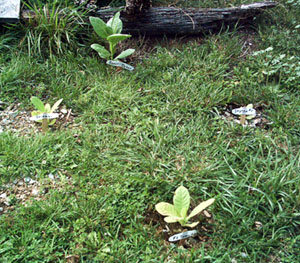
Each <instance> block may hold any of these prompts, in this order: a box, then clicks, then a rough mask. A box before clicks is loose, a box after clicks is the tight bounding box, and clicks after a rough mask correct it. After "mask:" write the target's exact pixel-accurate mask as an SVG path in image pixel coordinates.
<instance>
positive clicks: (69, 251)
mask: <svg viewBox="0 0 300 263" xmlns="http://www.w3.org/2000/svg"><path fill="white" fill-rule="evenodd" d="M198 4H199V3H198ZM234 4H239V2H238V1H237V2H235V3H234ZM282 4H283V5H284V6H281V7H278V8H277V9H275V10H272V11H269V12H268V13H267V14H264V15H263V16H262V17H261V18H260V19H257V21H256V22H255V24H254V25H253V26H254V27H255V28H256V34H255V36H254V39H253V41H255V49H254V50H253V51H252V52H254V51H259V50H266V49H267V48H268V47H270V46H272V47H273V50H271V51H264V52H260V54H258V55H256V56H252V55H251V54H252V53H251V52H248V54H247V55H246V56H242V54H243V52H244V48H243V44H244V40H243V34H244V33H242V32H241V30H233V31H225V32H222V33H219V34H216V35H207V36H205V37H203V38H202V39H201V41H199V39H198V40H197V39H194V40H191V41H189V42H187V43H185V44H184V43H181V42H180V40H179V39H178V43H177V44H174V40H173V41H169V40H164V41H161V42H160V41H157V42H156V44H153V45H154V47H153V46H152V50H153V51H152V52H150V53H147V54H145V56H144V57H143V59H142V60H139V59H136V60H134V61H133V62H132V63H133V64H135V67H136V69H135V70H134V71H133V72H127V71H122V72H119V73H118V72H117V71H116V70H115V68H112V67H109V66H106V65H105V63H104V62H103V61H101V60H100V59H99V58H98V57H97V56H95V54H93V52H92V51H91V50H89V49H88V47H87V46H83V47H78V48H76V50H70V51H68V52H63V53H61V54H58V55H56V54H52V55H50V56H49V54H47V52H45V53H43V54H41V55H39V54H38V53H37V54H35V55H34V56H32V57H30V56H29V54H28V51H27V48H26V47H23V48H20V47H19V46H18V44H17V42H18V41H21V40H22V37H23V36H24V35H23V36H22V34H25V33H26V32H23V33H22V32H21V31H20V32H19V34H20V36H19V35H12V34H10V33H9V31H3V32H2V33H1V36H0V51H1V53H0V70H1V75H0V100H1V101H5V102H9V103H13V102H14V103H15V102H20V103H21V107H22V108H24V109H26V110H33V107H32V105H31V104H30V97H31V96H33V95H35V96H38V97H40V98H43V99H44V100H46V101H49V102H50V103H51V104H52V103H53V102H55V101H56V100H57V99H59V98H63V99H64V101H63V103H64V104H65V105H66V106H67V107H68V108H72V111H73V112H74V113H75V114H76V119H75V122H76V124H77V125H76V127H77V128H76V127H74V128H73V129H68V128H67V129H62V130H55V131H51V132H49V133H47V134H46V135H43V134H32V135H31V136H27V137H23V136H19V135H17V134H13V133H9V132H5V133H1V134H0V175H1V177H0V182H1V184H2V185H4V184H6V183H7V182H11V181H13V180H15V179H16V178H20V177H22V176H25V177H27V176H31V177H34V176H37V178H38V179H43V178H45V177H47V176H48V174H50V173H52V174H58V175H59V176H60V178H62V179H61V182H60V185H61V186H60V187H59V188H57V189H50V191H49V192H48V193H47V194H46V195H45V200H41V201H34V202H33V203H32V204H31V205H28V206H27V207H24V206H22V205H20V204H17V208H16V209H15V210H14V211H12V212H10V213H7V214H5V215H2V216H0V226H1V227H0V261H1V262H3V263H10V262H18V263H22V262H24V263H25V262H67V260H66V258H67V256H69V255H77V256H78V262H126V263H127V262H130V263H131V262H145V263H146V262H147V263H148V262H182V263H183V262H184V263H186V262H234V261H233V259H234V260H236V261H237V262H284V263H294V262H299V260H300V258H299V251H300V239H299V234H300V233H299V224H300V220H299V216H300V210H299V207H300V188H299V186H300V152H299V145H300V144H299V143H300V96H299V95H300V89H299V88H300V86H299V83H300V77H299V75H300V74H299V73H300V69H299V64H297V63H299V56H300V53H299V52H300V50H299V29H297V28H295V27H296V25H299V24H300V14H299V11H298V9H297V8H295V6H293V5H292V4H296V5H299V3H298V2H293V3H290V4H286V3H285V2H284V1H282ZM195 5H197V3H196V2H195ZM207 5H208V6H210V7H218V6H222V5H223V4H222V3H215V2H207ZM283 11H285V12H283ZM282 14H284V15H282ZM271 25H272V26H271ZM17 32H18V31H17ZM46 41H48V39H46ZM89 41H90V40H89V39H86V40H85V41H83V42H82V43H81V44H82V45H84V43H89ZM163 42H165V43H164V45H163V44H161V43H163ZM172 43H173V44H172ZM283 54H285V56H282V55H283ZM229 103H235V104H239V105H246V104H249V103H254V104H257V105H264V113H265V114H266V115H267V118H268V120H269V121H270V122H273V124H272V125H270V126H268V128H267V127H266V128H257V129H253V128H242V127H241V126H240V125H237V124H233V123H228V122H225V121H224V120H222V119H221V118H220V117H219V115H218V114H217V112H221V111H222V108H223V107H224V106H225V105H227V104H229ZM0 113H1V112H0ZM80 127H81V128H80ZM78 139H80V140H78ZM68 177H71V178H72V183H69V182H68V181H67V179H66V178H68ZM181 184H184V185H185V186H186V187H187V188H188V189H189V191H190V193H191V196H192V198H193V201H192V202H193V204H196V203H199V201H201V200H207V199H209V198H212V197H215V198H216V202H215V203H214V204H213V205H212V206H211V208H210V212H211V213H212V215H213V217H214V222H213V223H212V226H211V228H212V232H210V233H207V235H208V236H209V241H208V242H206V243H205V242H204V243H202V244H199V245H198V246H197V248H193V249H184V248H183V247H180V246H176V245H172V244H168V243H166V242H164V238H163V235H162V234H159V233H158V229H159V228H160V226H159V224H155V223H152V224H149V220H147V218H146V217H147V213H148V212H149V211H152V212H154V206H155V204H156V203H158V202H160V201H168V202H171V198H172V196H173V192H174V191H175V189H176V188H177V187H178V186H179V185H181ZM154 213H155V212H154ZM256 221H258V222H261V223H262V228H261V229H260V230H257V229H256V228H255V222H256ZM204 224H205V222H204Z"/></svg>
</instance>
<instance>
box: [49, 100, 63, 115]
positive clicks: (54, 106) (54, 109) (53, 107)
mask: <svg viewBox="0 0 300 263" xmlns="http://www.w3.org/2000/svg"><path fill="white" fill-rule="evenodd" d="M62 101H63V99H60V100H58V101H57V102H55V103H54V105H53V106H52V108H51V111H50V113H53V112H54V111H56V109H57V108H58V106H59V104H61V102H62Z"/></svg>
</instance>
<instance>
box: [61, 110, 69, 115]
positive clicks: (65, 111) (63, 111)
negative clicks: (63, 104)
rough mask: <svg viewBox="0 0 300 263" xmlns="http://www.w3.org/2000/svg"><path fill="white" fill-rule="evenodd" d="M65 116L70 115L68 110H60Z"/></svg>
mask: <svg viewBox="0 0 300 263" xmlns="http://www.w3.org/2000/svg"><path fill="white" fill-rule="evenodd" d="M60 111H61V112H62V113H63V114H67V113H68V111H67V110H66V109H61V110H60Z"/></svg>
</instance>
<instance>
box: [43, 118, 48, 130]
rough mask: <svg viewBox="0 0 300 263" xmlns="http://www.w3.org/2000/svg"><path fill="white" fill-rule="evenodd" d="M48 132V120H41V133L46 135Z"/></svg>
mask: <svg viewBox="0 0 300 263" xmlns="http://www.w3.org/2000/svg"><path fill="white" fill-rule="evenodd" d="M47 131H48V120H47V119H43V120H42V132H43V133H46V132H47Z"/></svg>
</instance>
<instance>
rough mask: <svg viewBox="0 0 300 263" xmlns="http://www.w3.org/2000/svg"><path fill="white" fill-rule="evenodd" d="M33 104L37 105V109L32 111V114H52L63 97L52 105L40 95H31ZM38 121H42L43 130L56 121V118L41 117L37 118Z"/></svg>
mask: <svg viewBox="0 0 300 263" xmlns="http://www.w3.org/2000/svg"><path fill="white" fill-rule="evenodd" d="M30 100H31V102H32V104H33V105H34V106H35V107H36V109H37V110H36V111H32V112H31V116H32V117H34V116H38V115H42V114H45V113H46V114H51V113H54V111H55V110H56V109H57V108H58V106H59V105H60V103H61V102H62V100H63V99H60V100H58V101H57V102H55V103H54V105H53V106H52V107H51V106H50V104H49V103H46V104H44V103H43V102H42V101H41V100H40V99H39V98H38V97H35V96H33V97H31V99H30ZM36 121H37V122H42V130H43V132H45V131H47V129H48V125H53V124H54V123H55V121H56V119H52V120H48V119H40V120H36Z"/></svg>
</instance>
